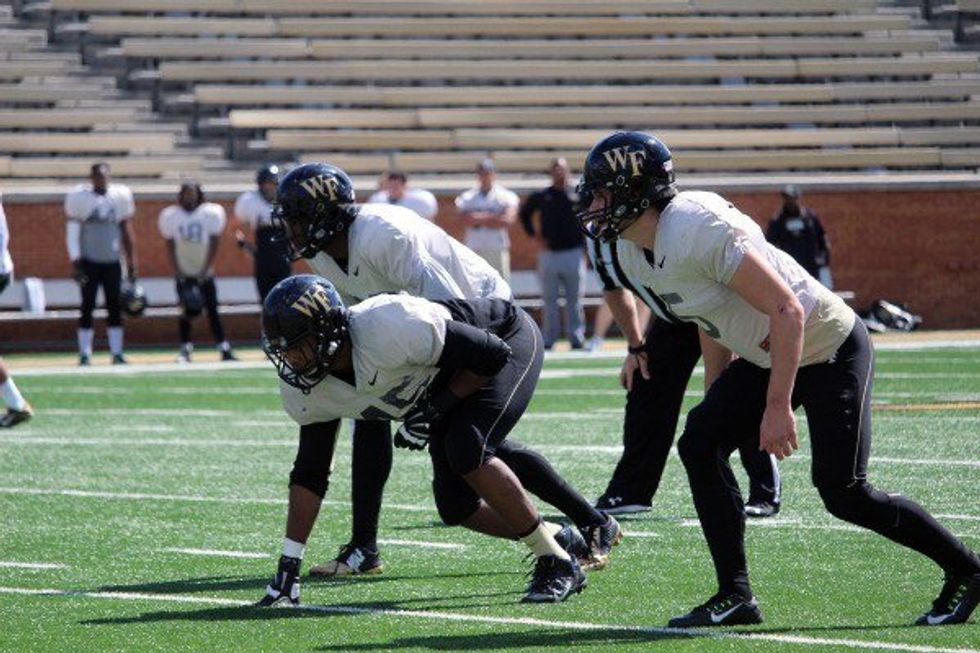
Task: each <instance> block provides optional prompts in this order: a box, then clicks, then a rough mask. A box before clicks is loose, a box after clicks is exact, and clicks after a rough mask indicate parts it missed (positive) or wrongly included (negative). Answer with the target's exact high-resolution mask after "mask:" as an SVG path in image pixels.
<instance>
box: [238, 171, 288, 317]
mask: <svg viewBox="0 0 980 653" xmlns="http://www.w3.org/2000/svg"><path fill="white" fill-rule="evenodd" d="M255 183H256V185H257V188H255V189H253V190H249V191H245V192H244V193H242V194H241V195H239V196H238V199H237V200H236V201H235V218H236V219H237V220H238V223H239V225H241V226H243V227H246V228H248V229H249V230H250V231H252V232H254V233H255V240H254V243H253V242H249V241H248V240H247V239H246V237H245V234H244V233H242V232H241V231H236V232H235V237H236V238H237V239H238V246H239V247H241V248H242V249H244V250H246V251H248V252H250V253H251V254H252V256H253V257H254V258H255V286H256V288H257V289H258V291H259V298H260V299H261V300H262V301H265V296H266V295H268V294H269V291H270V290H272V287H273V286H275V285H276V284H277V283H279V282H280V281H282V280H283V279H285V278H286V277H288V276H289V275H290V274H292V273H293V271H292V266H291V265H290V263H289V256H288V253H287V251H286V244H285V242H283V241H281V240H278V239H277V238H276V236H277V235H279V234H281V232H280V231H279V230H278V229H276V228H275V227H274V226H272V203H273V202H274V201H275V199H276V187H277V186H278V184H279V166H277V165H275V164H271V163H269V164H266V165H264V166H262V167H261V168H259V170H258V172H257V173H256V175H255Z"/></svg>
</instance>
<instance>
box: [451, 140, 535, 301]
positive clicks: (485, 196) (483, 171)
mask: <svg viewBox="0 0 980 653" xmlns="http://www.w3.org/2000/svg"><path fill="white" fill-rule="evenodd" d="M476 177H477V180H478V184H477V187H476V188H471V189H470V190H468V191H466V192H465V193H462V194H461V195H460V196H459V197H457V198H456V212H457V215H458V216H459V218H460V220H462V222H463V224H464V225H466V238H465V240H466V246H467V247H469V248H470V249H472V250H473V251H474V252H476V253H477V254H479V255H480V256H482V257H483V258H484V259H486V261H487V262H488V263H489V264H490V265H491V266H492V267H493V268H494V269H495V270H496V271H497V272H499V273H500V276H502V277H503V278H504V280H505V281H507V282H508V283H510V237H509V236H508V235H507V230H508V229H509V228H510V225H512V224H514V222H516V220H517V206H518V204H520V200H518V199H517V195H516V194H515V193H514V192H513V191H510V190H508V189H506V188H504V187H503V186H501V185H500V184H498V183H496V178H497V172H496V168H495V166H494V164H493V161H492V160H490V159H484V160H483V161H481V162H480V163H479V165H477V167H476Z"/></svg>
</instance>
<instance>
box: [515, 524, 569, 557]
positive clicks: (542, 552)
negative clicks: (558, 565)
mask: <svg viewBox="0 0 980 653" xmlns="http://www.w3.org/2000/svg"><path fill="white" fill-rule="evenodd" d="M520 540H521V542H523V543H524V544H526V545H527V546H528V548H529V549H531V553H533V554H534V555H535V556H537V557H539V558H540V557H541V556H558V557H559V558H561V559H562V560H570V559H571V556H569V555H568V552H567V551H566V550H565V549H563V548H561V547H560V546H558V542H555V536H554V535H552V534H551V533H550V531H549V528H548V526H545V524H544V523H543V522H542V523H539V524H538V525H537V526H536V527H535V528H534V530H533V531H531V533H530V534H529V535H526V536H524V537H522V538H520Z"/></svg>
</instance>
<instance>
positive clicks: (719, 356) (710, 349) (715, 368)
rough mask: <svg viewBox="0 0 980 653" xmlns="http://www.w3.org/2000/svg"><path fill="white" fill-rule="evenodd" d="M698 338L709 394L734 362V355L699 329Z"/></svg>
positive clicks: (706, 387) (706, 389)
mask: <svg viewBox="0 0 980 653" xmlns="http://www.w3.org/2000/svg"><path fill="white" fill-rule="evenodd" d="M698 338H699V339H700V341H701V358H702V359H703V360H704V391H705V392H707V391H708V388H710V387H711V384H712V383H714V382H715V380H716V379H717V378H718V377H719V376H721V373H722V372H724V371H725V368H726V367H728V364H729V363H731V362H732V359H733V358H734V355H733V354H732V352H731V351H729V350H728V349H727V348H726V347H725V346H724V345H722V344H721V343H719V342H718V341H717V340H715V339H714V338H712V337H710V336H709V335H708V334H706V333H705V332H704V331H703V330H701V329H698Z"/></svg>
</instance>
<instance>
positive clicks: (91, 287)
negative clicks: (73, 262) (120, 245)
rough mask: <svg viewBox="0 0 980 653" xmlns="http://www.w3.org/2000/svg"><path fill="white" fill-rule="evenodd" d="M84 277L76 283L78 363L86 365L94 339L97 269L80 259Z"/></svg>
mask: <svg viewBox="0 0 980 653" xmlns="http://www.w3.org/2000/svg"><path fill="white" fill-rule="evenodd" d="M82 272H83V274H84V279H83V281H81V282H80V283H79V285H78V289H79V292H81V295H82V304H81V307H80V310H81V315H79V318H78V363H79V365H88V364H89V362H90V361H91V359H92V342H93V341H94V340H95V330H94V329H93V326H92V313H93V312H94V311H95V298H96V295H97V294H98V292H99V271H98V267H97V266H96V264H94V263H90V262H89V261H87V260H85V259H82Z"/></svg>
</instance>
